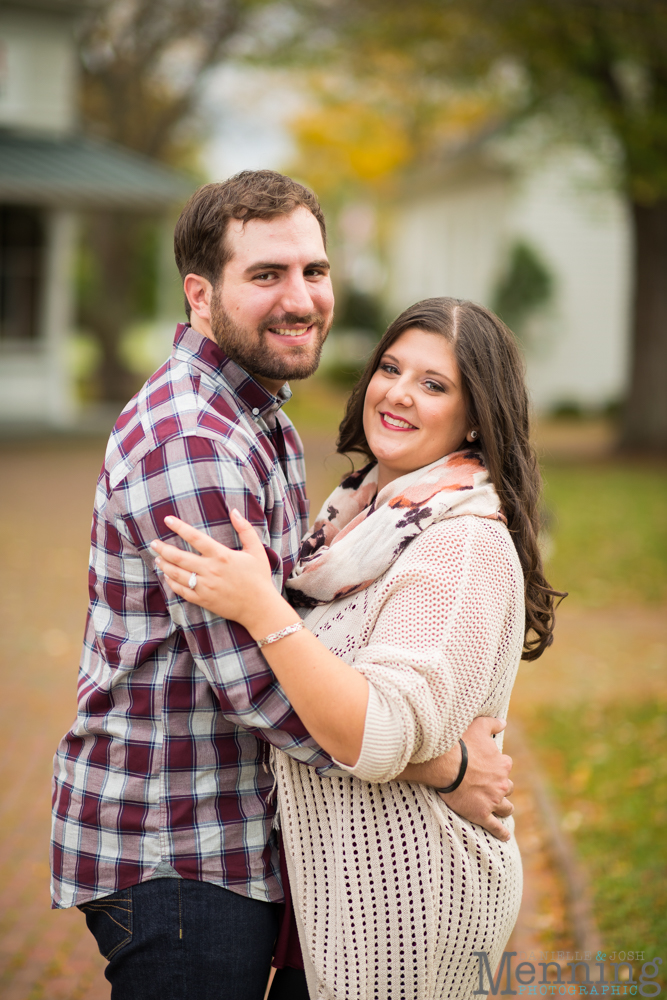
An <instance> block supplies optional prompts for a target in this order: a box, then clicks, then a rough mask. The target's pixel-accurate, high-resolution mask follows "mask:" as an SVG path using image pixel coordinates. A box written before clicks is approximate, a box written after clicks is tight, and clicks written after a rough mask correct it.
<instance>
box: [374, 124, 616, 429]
mask: <svg viewBox="0 0 667 1000" xmlns="http://www.w3.org/2000/svg"><path fill="white" fill-rule="evenodd" d="M519 241H520V242H522V243H523V244H528V245H529V246H530V247H532V248H534V250H535V252H536V254H537V255H538V257H539V258H540V259H541V260H542V261H543V262H544V264H545V265H546V269H547V270H548V272H549V273H550V274H551V276H552V278H553V295H552V299H551V301H550V302H549V303H548V305H545V307H544V308H543V309H542V310H540V311H538V312H536V313H535V315H534V316H533V317H532V318H531V320H530V322H529V323H528V325H527V329H526V331H525V337H524V340H525V346H524V351H525V356H526V362H527V369H528V382H529V386H530V389H531V394H532V397H533V401H534V404H535V406H536V408H537V409H538V410H542V411H544V410H548V409H550V408H552V407H554V406H557V405H559V404H563V403H574V404H578V405H580V406H582V407H583V408H596V407H600V406H604V405H605V404H608V403H610V402H613V401H615V400H618V399H619V398H620V397H621V396H622V395H623V393H624V390H625V386H626V377H627V355H628V343H629V295H630V289H629V276H630V273H631V268H630V259H629V258H630V253H631V246H630V225H629V220H628V217H627V210H626V207H625V204H624V203H623V201H622V199H621V198H620V197H619V196H618V195H617V194H616V193H614V192H613V190H612V189H611V186H610V185H609V184H608V183H605V180H604V176H603V173H602V170H601V168H600V167H599V166H598V164H597V163H596V161H595V160H594V159H593V158H592V157H591V155H590V154H587V153H585V152H584V151H582V150H581V149H574V148H569V149H565V148H563V147H554V148H553V149H552V151H551V152H550V153H544V152H542V153H540V154H539V155H536V154H535V153H533V155H528V153H526V151H525V149H524V153H523V155H521V151H520V150H517V147H516V144H515V145H514V147H512V146H511V145H510V144H509V143H508V142H507V141H503V140H499V139H497V138H496V139H487V140H486V141H482V142H479V143H477V144H473V145H471V146H470V147H468V148H467V149H466V150H463V151H462V152H460V153H459V154H458V155H457V156H452V157H451V158H450V159H449V160H447V161H445V162H443V163H442V164H441V165H440V166H439V167H438V168H437V169H434V170H431V171H430V172H429V173H428V174H426V175H422V176H419V177H415V178H413V180H412V182H411V184H410V185H409V188H407V189H406V191H405V193H404V195H403V197H402V198H401V199H400V200H399V202H398V204H397V205H396V206H395V210H394V213H393V218H392V225H391V235H390V238H389V251H388V271H389V274H388V282H387V292H388V295H389V297H390V300H391V305H392V307H393V308H394V309H395V310H396V311H398V310H400V309H403V308H405V306H407V305H409V304H410V303H412V302H415V301H417V300H419V299H422V298H428V297H431V296H438V295H451V296H455V297H457V298H467V299H472V300H474V301H476V302H480V303H482V304H484V305H487V306H491V305H492V304H493V299H494V293H495V289H496V288H497V285H498V282H499V280H500V278H501V276H502V274H503V271H504V269H505V267H506V265H507V260H508V256H509V253H510V250H511V247H512V246H513V245H515V244H516V243H517V242H519Z"/></svg>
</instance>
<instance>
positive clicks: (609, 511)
mask: <svg viewBox="0 0 667 1000" xmlns="http://www.w3.org/2000/svg"><path fill="white" fill-rule="evenodd" d="M545 482H546V490H545V501H546V508H547V511H548V517H549V521H548V531H549V534H550V536H551V538H550V542H551V548H552V551H551V554H550V557H549V560H548V564H547V575H548V578H549V579H550V581H551V582H552V583H553V584H554V586H556V587H558V588H559V589H564V590H568V591H569V592H570V596H569V597H568V598H567V601H568V603H570V602H571V603H572V604H573V605H575V604H576V605H577V606H578V607H579V608H588V609H591V610H592V609H593V608H600V607H607V608H612V609H613V608H614V607H616V608H620V607H627V606H628V605H634V606H638V605H639V606H643V607H644V608H648V607H653V608H654V609H655V612H656V614H660V613H661V609H662V610H663V612H664V613H665V619H664V620H665V629H664V631H663V637H664V644H667V609H665V600H666V598H667V472H666V470H665V468H664V466H663V468H659V467H658V468H655V467H651V466H649V465H648V464H646V465H638V464H635V463H630V462H616V463H600V464H591V463H589V464H588V465H586V464H583V463H577V464H560V465H555V464H554V465H551V466H549V467H547V468H546V469H545ZM556 641H558V635H556ZM627 669H628V671H630V672H633V675H634V680H635V685H634V691H633V695H632V697H631V698H628V697H627V695H624V696H620V695H616V696H615V695H614V691H613V690H610V691H607V692H606V694H605V696H604V698H599V699H598V700H597V701H593V702H591V701H588V702H580V703H575V704H572V705H567V706H562V705H559V706H558V707H553V706H551V707H544V706H542V707H540V708H539V709H537V710H536V711H535V712H534V713H533V714H532V715H531V716H529V717H528V718H526V719H525V724H526V727H527V729H528V733H529V735H530V737H531V742H532V744H533V746H534V747H535V748H536V750H537V751H538V754H539V756H540V758H541V761H542V764H543V766H544V768H545V770H546V772H547V775H548V777H549V778H550V780H551V784H552V787H553V790H554V791H555V793H556V796H557V797H558V798H559V799H560V801H561V805H562V808H563V813H564V821H563V822H564V826H565V828H566V829H568V830H569V831H570V832H571V834H572V835H573V837H574V838H575V842H576V844H577V848H578V850H579V853H580V857H581V860H582V861H583V862H584V864H585V865H586V867H587V869H588V871H589V873H590V877H591V880H592V886H593V892H594V897H595V908H596V917H597V920H598V924H599V927H600V930H601V932H602V937H603V940H604V946H605V949H606V950H607V951H608V952H610V951H614V950H617V951H644V952H646V957H647V959H648V957H649V956H653V955H661V956H662V957H663V958H665V960H666V961H667V954H665V953H666V952H667V836H666V835H665V830H666V828H667V751H666V744H667V700H663V699H662V698H658V699H656V698H655V697H653V696H651V697H649V696H648V694H647V692H645V691H644V692H643V691H642V685H643V684H645V683H646V681H645V678H646V673H645V672H644V671H645V668H644V667H643V665H642V664H641V663H638V662H637V663H633V662H628V664H627Z"/></svg>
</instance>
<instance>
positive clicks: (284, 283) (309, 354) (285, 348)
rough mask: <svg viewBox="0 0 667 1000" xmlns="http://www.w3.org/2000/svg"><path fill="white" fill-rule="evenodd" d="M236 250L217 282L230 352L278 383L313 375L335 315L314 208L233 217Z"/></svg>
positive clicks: (214, 305)
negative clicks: (267, 216) (257, 216)
mask: <svg viewBox="0 0 667 1000" xmlns="http://www.w3.org/2000/svg"><path fill="white" fill-rule="evenodd" d="M226 239H227V241H228V244H227V245H228V247H229V248H230V249H231V251H232V254H233V256H232V258H231V260H230V261H229V263H227V264H226V265H225V267H224V269H223V273H222V278H221V280H220V281H219V282H218V283H217V285H216V286H215V287H214V289H213V295H212V299H211V321H210V322H211V330H212V332H213V335H214V337H215V340H216V342H217V343H218V344H219V345H220V347H221V348H222V349H223V350H224V351H225V353H226V354H227V355H228V356H229V357H230V358H231V359H232V360H233V361H235V362H236V363H237V364H238V365H240V366H241V368H243V369H244V370H245V371H247V372H249V373H250V374H251V375H254V376H256V377H257V378H258V380H259V381H260V382H262V383H263V384H264V385H266V387H267V388H268V389H270V390H271V391H274V392H275V391H277V389H278V388H279V386H280V385H282V384H283V383H284V382H285V381H286V380H287V379H295V378H296V379H298V378H307V377H308V376H309V375H312V374H313V372H314V371H315V369H316V368H317V365H318V363H319V360H320V353H321V350H322V344H323V343H324V340H325V338H326V336H327V334H328V332H329V330H330V328H331V323H332V320H333V290H332V288H331V279H330V277H329V262H328V260H327V256H326V253H325V250H324V244H323V242H322V232H321V230H320V227H319V223H318V222H317V219H316V218H315V216H314V215H313V214H312V212H309V211H308V209H307V208H303V207H299V208H297V209H296V210H295V211H294V212H292V214H291V215H285V216H278V217H277V218H275V219H252V220H251V221H250V222H247V223H246V224H245V226H244V225H242V223H241V222H240V221H239V220H236V219H232V221H231V222H230V223H229V227H228V229H227V233H226Z"/></svg>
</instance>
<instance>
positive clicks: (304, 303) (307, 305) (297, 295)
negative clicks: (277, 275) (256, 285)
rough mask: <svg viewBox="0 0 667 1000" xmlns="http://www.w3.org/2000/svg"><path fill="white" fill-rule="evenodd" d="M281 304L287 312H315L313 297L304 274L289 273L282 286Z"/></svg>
mask: <svg viewBox="0 0 667 1000" xmlns="http://www.w3.org/2000/svg"><path fill="white" fill-rule="evenodd" d="M280 304H281V306H282V307H283V309H284V310H285V312H286V313H294V315H296V316H305V315H307V314H308V313H310V312H313V298H312V295H311V294H310V288H309V286H308V282H307V281H306V279H305V278H304V276H303V275H302V274H296V275H289V276H288V277H287V279H286V280H285V282H284V284H283V286H282V288H281V296H280Z"/></svg>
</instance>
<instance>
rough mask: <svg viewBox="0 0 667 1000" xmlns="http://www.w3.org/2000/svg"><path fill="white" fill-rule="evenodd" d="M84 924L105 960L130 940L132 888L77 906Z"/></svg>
mask: <svg viewBox="0 0 667 1000" xmlns="http://www.w3.org/2000/svg"><path fill="white" fill-rule="evenodd" d="M79 909H80V910H81V912H82V913H84V914H85V915H86V924H87V925H88V930H89V931H90V932H91V934H92V935H93V937H94V938H95V940H96V941H97V947H98V948H99V949H100V954H101V955H104V957H105V958H106V960H107V962H109V961H111V959H112V958H113V956H114V955H115V954H116V953H117V952H119V951H120V949H121V948H124V947H125V945H126V944H129V943H130V941H131V940H132V888H131V887H130V888H129V889H121V891H120V892H113V893H112V894H111V895H110V896H104V897H103V898H102V899H93V900H91V902H90V903H82V904H81V905H80V906H79Z"/></svg>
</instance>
